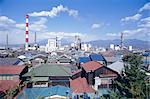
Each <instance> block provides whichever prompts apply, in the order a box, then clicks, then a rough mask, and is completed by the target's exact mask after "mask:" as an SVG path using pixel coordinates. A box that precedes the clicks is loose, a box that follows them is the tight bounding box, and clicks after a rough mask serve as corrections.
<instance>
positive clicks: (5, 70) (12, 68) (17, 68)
mask: <svg viewBox="0 0 150 99" xmlns="http://www.w3.org/2000/svg"><path fill="white" fill-rule="evenodd" d="M24 68H25V66H24V65H9V66H0V75H5V74H20V73H21V72H22V71H23V69H24Z"/></svg>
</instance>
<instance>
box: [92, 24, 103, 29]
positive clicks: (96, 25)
mask: <svg viewBox="0 0 150 99" xmlns="http://www.w3.org/2000/svg"><path fill="white" fill-rule="evenodd" d="M100 27H101V25H100V24H97V23H95V24H93V25H92V26H91V28H92V29H96V28H100Z"/></svg>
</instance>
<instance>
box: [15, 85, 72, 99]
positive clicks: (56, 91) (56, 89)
mask: <svg viewBox="0 0 150 99" xmlns="http://www.w3.org/2000/svg"><path fill="white" fill-rule="evenodd" d="M66 92H68V96H69V97H70V96H71V89H70V88H68V87H65V86H60V85H58V86H52V87H46V88H26V89H24V91H23V92H22V93H21V94H20V95H19V96H18V97H17V99H26V98H27V99H38V98H41V97H48V96H53V95H60V96H66Z"/></svg>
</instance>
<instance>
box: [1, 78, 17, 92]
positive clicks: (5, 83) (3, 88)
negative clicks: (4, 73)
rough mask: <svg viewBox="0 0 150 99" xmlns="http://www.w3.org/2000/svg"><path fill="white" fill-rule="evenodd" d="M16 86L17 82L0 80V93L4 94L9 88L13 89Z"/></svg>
mask: <svg viewBox="0 0 150 99" xmlns="http://www.w3.org/2000/svg"><path fill="white" fill-rule="evenodd" d="M18 84H19V82H18V81H13V80H0V91H2V92H5V91H6V90H9V89H10V88H13V87H15V86H16V85H18Z"/></svg>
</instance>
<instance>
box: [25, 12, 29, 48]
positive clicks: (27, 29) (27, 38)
mask: <svg viewBox="0 0 150 99" xmlns="http://www.w3.org/2000/svg"><path fill="white" fill-rule="evenodd" d="M28 22H29V15H26V34H25V35H26V36H25V42H26V43H25V50H26V51H28V49H29V48H28V47H29V27H28V26H29V24H28Z"/></svg>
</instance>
